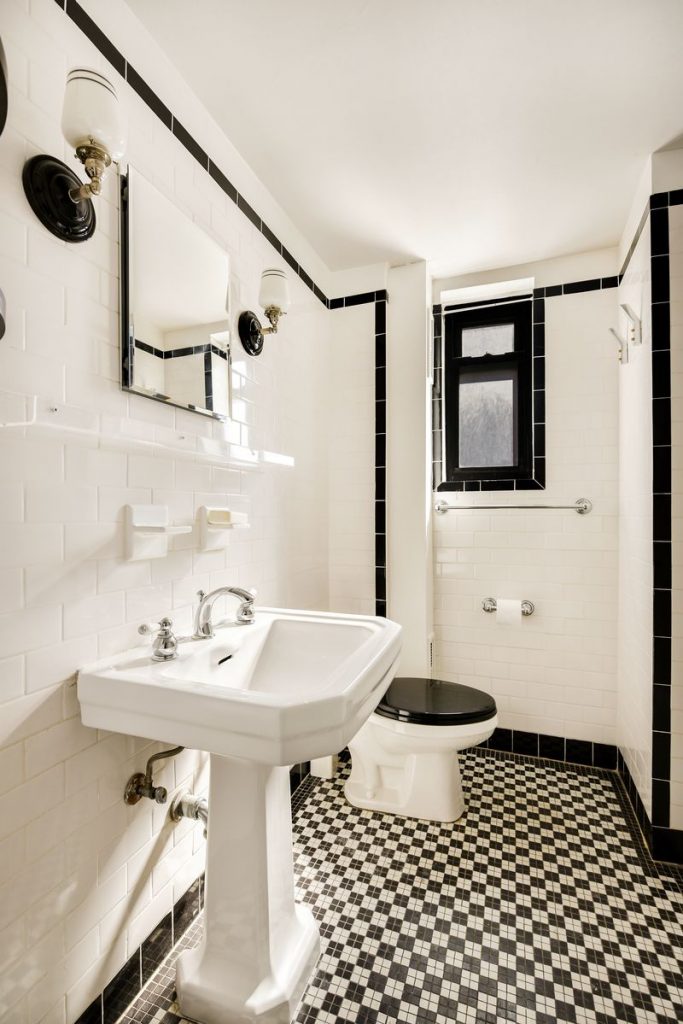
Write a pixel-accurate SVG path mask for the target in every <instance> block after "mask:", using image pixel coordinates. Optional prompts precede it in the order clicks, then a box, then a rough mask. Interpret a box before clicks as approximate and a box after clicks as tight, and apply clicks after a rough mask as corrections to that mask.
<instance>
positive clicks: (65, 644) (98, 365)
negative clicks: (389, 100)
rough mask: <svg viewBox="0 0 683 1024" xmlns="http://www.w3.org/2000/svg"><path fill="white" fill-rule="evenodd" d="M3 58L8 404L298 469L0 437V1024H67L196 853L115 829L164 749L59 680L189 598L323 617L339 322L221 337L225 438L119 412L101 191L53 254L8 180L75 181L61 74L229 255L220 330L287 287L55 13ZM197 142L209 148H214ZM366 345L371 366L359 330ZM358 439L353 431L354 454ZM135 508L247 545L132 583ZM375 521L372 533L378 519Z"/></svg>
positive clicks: (158, 817) (141, 821) (137, 814)
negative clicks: (33, 160)
mask: <svg viewBox="0 0 683 1024" xmlns="http://www.w3.org/2000/svg"><path fill="white" fill-rule="evenodd" d="M140 33H141V35H143V36H144V30H142V29H140ZM0 36H2V40H3V44H4V46H5V49H6V52H7V60H8V65H9V75H10V112H9V122H8V126H7V129H6V131H5V133H4V134H3V136H2V139H0V285H1V286H2V288H3V291H4V292H5V294H6V296H7V310H8V329H7V334H6V336H5V338H4V340H3V344H2V348H1V349H0V382H1V388H2V391H7V392H19V393H24V394H31V395H33V394H37V395H38V396H39V399H40V400H41V401H45V400H46V399H49V400H50V401H52V402H54V404H55V405H57V406H59V407H62V405H63V403H65V402H66V403H67V404H68V405H69V406H73V407H77V408H78V409H79V410H83V413H84V415H83V416H82V417H81V418H82V420H83V422H87V423H88V424H89V425H91V426H96V427H98V428H100V429H101V430H102V431H104V432H106V431H107V430H108V429H111V427H112V423H116V424H117V425H118V424H120V421H121V418H122V417H129V418H130V419H129V421H128V423H127V424H126V430H127V433H128V434H129V436H131V437H133V438H135V437H137V438H139V439H156V440H163V439H164V438H166V437H168V438H172V439H173V440H176V438H177V434H178V433H184V434H186V435H194V434H199V435H202V436H211V435H212V434H213V435H214V436H216V437H224V438H225V439H227V440H229V441H232V442H235V443H237V444H241V445H244V446H247V447H249V448H255V449H265V450H268V451H271V452H278V453H285V454H287V455H289V456H291V457H292V458H293V459H294V465H293V467H287V466H278V465H275V464H273V465H265V466H263V467H262V469H261V471H259V472H252V471H250V470H239V469H234V468H228V469H225V468H221V467H220V466H212V465H208V464H195V463H193V462H191V461H188V460H182V461H181V460H178V459H174V458H172V457H164V456H163V453H162V454H161V455H160V456H154V457H148V456H143V455H139V454H135V453H134V452H133V451H132V450H131V451H129V452H126V451H113V450H105V449H99V448H97V447H96V446H95V441H94V439H93V440H91V442H90V443H89V444H87V443H81V442H78V441H77V440H75V439H74V440H73V441H70V440H68V439H65V435H63V434H60V433H58V432H57V431H53V432H50V431H42V432H40V433H38V432H36V433H35V434H32V433H31V430H30V429H29V430H28V432H27V433H26V435H25V436H21V435H18V434H17V433H16V432H14V433H12V432H11V431H9V430H3V429H0V479H2V487H1V493H0V520H1V521H2V531H1V532H0V564H2V573H1V575H0V594H1V595H2V597H1V599H0V780H1V782H0V959H1V960H2V962H3V971H2V976H1V977H0V1021H2V1024H19V1022H21V1024H39V1022H41V1021H44V1022H47V1021H49V1022H51V1024H52V1022H56V1024H65V1022H71V1021H73V1020H75V1019H76V1018H77V1017H78V1015H79V1014H80V1013H81V1012H82V1011H83V1010H84V1009H85V1008H86V1007H87V1006H88V1004H89V1003H90V1002H91V1001H92V999H93V998H94V997H95V996H96V995H98V994H99V993H100V992H101V991H102V989H103V988H104V986H105V985H106V983H107V982H108V981H109V980H110V978H111V977H112V976H113V975H114V974H115V972H116V971H117V970H118V969H119V968H120V967H121V966H122V965H123V964H124V962H125V961H126V959H127V957H128V955H129V954H130V953H131V952H133V951H134V949H135V948H136V946H137V945H138V944H139V943H140V941H141V940H142V939H144V938H146V936H147V935H148V934H149V932H150V931H151V930H152V928H153V927H154V926H155V925H156V924H157V922H158V921H159V920H160V919H161V918H162V917H163V916H164V915H165V914H166V913H168V911H169V910H170V909H171V906H172V903H173V901H174V900H175V899H177V898H178V897H179V896H180V895H181V894H182V893H183V892H184V891H185V890H186V889H187V888H188V886H189V885H190V884H191V882H192V881H193V880H194V879H195V878H196V877H197V875H198V874H199V873H200V872H201V871H202V869H203V845H204V840H203V838H202V831H201V829H200V828H195V827H193V825H192V823H180V824H179V825H178V826H176V827H171V826H170V825H169V824H168V823H167V821H166V817H167V807H157V806H152V805H151V804H150V802H149V801H143V802H142V803H141V804H139V805H138V806H136V807H131V808H128V807H125V806H124V804H123V801H122V792H123V787H124V784H125V782H126V780H127V778H128V777H129V775H131V774H132V772H133V771H139V770H140V769H141V768H142V767H143V766H144V763H145V760H146V758H147V757H148V756H149V755H150V754H151V753H152V752H153V751H154V750H156V749H158V746H157V745H154V744H150V743H149V742H148V741H147V740H146V739H140V738H135V737H128V736H119V735H108V734H106V733H103V732H98V731H95V730H91V729H86V728H84V727H83V726H82V725H81V724H80V717H79V709H78V703H77V700H76V695H75V686H74V674H75V672H76V670H77V669H78V667H79V666H80V665H82V664H83V663H84V662H87V661H90V660H92V659H94V658H97V657H98V656H103V655H106V654H109V653H112V652H117V651H120V650H122V649H123V648H125V647H126V646H128V645H131V644H137V643H139V642H141V638H140V637H139V636H138V634H137V626H138V624H139V623H140V622H141V621H142V620H145V619H158V617H159V616H161V615H163V614H170V615H171V617H172V618H173V620H174V623H175V626H176V627H177V629H178V631H179V632H181V633H183V632H187V631H188V630H189V627H190V622H191V612H192V604H193V601H194V600H195V592H196V591H197V590H198V589H199V588H200V587H203V588H204V589H209V588H211V587H215V586H218V585H221V584H225V583H233V584H240V585H242V586H250V587H251V586H255V587H256V588H257V589H258V592H259V602H260V603H262V604H274V605H278V604H284V605H289V606H295V607H318V608H325V607H326V606H327V604H328V522H327V505H326V501H325V500H322V501H321V500H320V496H321V492H322V493H325V492H326V489H327V419H328V408H327V406H328V401H327V380H328V375H329V331H330V320H331V314H329V313H328V312H327V311H326V310H325V308H324V307H323V305H322V304H321V303H320V302H319V300H318V299H317V298H315V297H314V296H313V294H312V293H311V292H310V291H309V289H308V288H306V287H305V286H304V285H303V284H302V283H301V282H297V281H296V280H292V294H293V306H292V310H291V312H290V313H289V315H288V316H287V318H286V321H285V323H284V325H283V327H282V329H281V331H280V332H279V333H278V335H277V337H276V338H269V339H267V341H266V346H265V350H264V354H263V355H262V356H261V357H260V358H259V359H258V360H252V359H250V357H248V356H246V355H244V354H243V353H242V350H241V347H240V345H239V341H238V340H237V337H236V333H235V335H234V353H235V359H234V366H233V371H234V376H233V387H234V395H235V403H234V413H235V415H234V420H233V421H232V422H231V423H230V424H228V425H227V427H226V428H220V427H214V426H212V425H211V424H210V423H209V422H207V421H206V420H202V419H201V418H199V417H196V416H193V415H191V414H189V413H183V412H182V411H179V410H173V409H170V408H167V407H164V406H163V405H160V404H158V403H154V402H151V401H147V400H145V399H143V398H138V397H136V396H128V395H125V394H124V393H122V392H121V390H120V388H119V383H118V381H119V328H118V309H117V303H118V212H117V205H118V204H117V181H116V175H115V174H112V175H110V178H109V181H108V183H107V185H106V188H105V194H104V196H103V197H102V198H100V199H98V200H97V204H96V213H97V220H98V228H97V233H96V234H95V236H94V238H93V239H92V240H91V241H89V242H87V243H85V244H83V245H79V246H76V245H72V246H66V245H64V244H62V243H60V242H58V241H57V240H56V239H54V238H52V237H51V236H50V235H49V234H48V233H47V232H46V231H45V230H44V229H43V228H42V226H41V225H40V224H39V222H38V221H37V220H36V219H35V217H34V216H33V214H32V213H31V212H30V209H29V207H28V205H27V203H26V200H25V198H24V195H23V191H22V188H21V171H22V167H23V164H24V161H25V160H26V159H27V158H28V157H29V156H32V155H33V154H34V153H38V152H47V153H51V154H54V155H56V156H58V157H60V158H62V159H64V160H65V161H66V162H67V163H69V164H70V165H73V166H74V167H76V166H77V165H76V163H75V161H74V158H73V154H71V153H69V152H68V150H67V148H66V144H65V142H64V140H63V139H62V137H61V131H60V116H61V101H62V97H63V88H64V81H65V76H66V71H67V68H69V67H72V66H75V65H78V64H85V65H86V66H93V67H95V68H99V69H100V70H101V71H103V72H104V73H105V74H107V75H111V76H112V77H113V78H114V80H115V81H116V85H117V87H118V88H119V90H120V94H121V98H122V101H123V103H124V105H125V107H126V111H127V114H128V117H129V121H130V146H129V159H130V161H131V163H133V164H135V166H136V167H137V169H138V170H139V171H140V172H141V173H143V174H145V175H146V176H147V177H148V178H149V179H150V180H152V181H153V182H154V183H155V184H156V185H157V186H158V187H159V188H160V189H161V190H162V191H163V192H164V193H165V194H167V195H168V196H169V197H170V198H171V199H173V200H174V201H176V202H177V204H178V205H179V206H180V207H182V209H183V210H185V211H186V212H187V213H188V215H190V216H192V217H193V218H194V219H195V220H196V221H197V222H198V223H199V224H200V225H201V226H202V227H203V228H204V229H205V230H207V231H208V232H210V233H211V234H212V235H213V237H214V238H216V239H217V240H218V241H219V242H220V243H221V244H222V245H223V246H224V247H225V248H226V250H227V251H228V252H229V254H230V260H231V268H232V282H231V293H232V294H231V299H232V311H233V315H234V317H235V318H236V315H237V313H238V312H239V311H240V310H241V309H244V308H252V309H258V302H257V296H258V288H259V281H260V274H261V271H262V269H263V268H264V267H267V266H280V265H282V266H283V267H284V266H285V264H284V262H283V261H282V259H281V258H280V257H278V256H277V255H276V253H275V251H274V250H273V248H272V247H271V246H270V245H269V243H268V242H267V241H266V240H265V239H264V238H263V236H262V235H261V234H260V233H259V232H258V231H257V230H256V229H255V228H254V227H253V226H252V225H251V223H250V222H249V221H248V219H247V218H246V217H245V216H244V215H243V214H242V213H241V212H240V211H238V210H237V209H236V207H235V206H234V204H232V203H230V202H228V200H227V198H226V196H225V195H224V193H223V192H222V191H221V190H220V189H219V187H218V186H217V185H216V184H215V183H214V182H213V181H211V180H210V179H209V177H208V175H207V174H206V173H205V172H204V171H202V170H201V169H200V168H199V167H198V166H197V165H196V163H195V162H194V161H193V159H192V157H191V156H190V155H189V153H188V152H187V151H186V150H185V149H184V147H183V146H182V145H181V144H180V143H179V142H178V141H177V140H176V139H174V138H172V137H171V135H170V133H169V132H168V131H167V129H166V128H164V127H162V126H161V124H160V123H159V122H157V121H156V120H155V118H154V116H153V115H152V114H151V113H150V112H149V110H148V109H147V108H146V107H145V106H144V105H143V103H142V102H141V101H140V99H139V98H138V97H137V96H136V94H135V93H134V92H133V91H132V90H131V89H130V88H129V87H128V86H127V85H125V84H124V83H123V82H122V80H121V79H120V78H119V77H118V76H117V75H116V73H115V72H113V71H112V70H111V69H110V68H109V67H108V66H107V65H106V62H105V61H104V60H103V58H102V57H101V56H100V54H99V53H98V52H97V51H96V50H95V49H94V47H93V46H92V45H91V44H90V43H89V42H88V41H87V40H86V38H85V37H84V36H83V35H82V34H81V33H80V31H79V30H78V29H77V28H76V27H75V26H74V25H73V23H72V22H71V21H70V20H69V19H68V18H67V17H65V15H64V13H63V12H62V11H61V10H60V8H59V7H58V5H57V4H55V3H54V0H31V3H30V4H29V3H28V0H3V3H2V7H1V10H0ZM135 45H136V46H138V47H139V46H140V39H139V38H138V39H136V40H135ZM147 49H148V53H149V57H148V60H149V67H150V69H151V74H152V76H154V75H156V77H157V79H163V82H164V95H163V98H164V100H165V101H166V102H167V103H169V105H171V106H173V105H174V104H175V103H176V102H178V103H180V104H181V110H183V106H184V108H185V109H187V108H188V106H189V108H191V107H192V102H193V101H192V99H191V97H190V98H188V96H189V93H188V91H187V89H186V87H185V86H184V85H183V84H182V82H181V81H180V79H173V78H172V77H170V76H169V75H168V74H167V73H165V65H163V64H162V63H159V59H158V56H157V54H158V51H156V49H155V46H154V44H153V43H152V42H151V41H150V40H148V46H147ZM155 61H156V63H155ZM160 69H161V70H160ZM140 70H141V71H142V73H143V74H144V73H146V72H147V70H148V69H147V68H146V67H142V68H141V69H140ZM208 124H209V121H208V118H207V119H206V120H205V123H204V124H203V131H204V132H205V133H206V132H208V130H209V129H208V127H207V126H208ZM189 126H190V127H192V124H191V122H190V125H189ZM202 142H203V143H204V144H206V145H209V144H215V146H216V150H217V151H218V152H222V148H224V147H225V140H224V139H223V138H222V137H220V136H219V133H218V132H217V130H216V132H215V138H213V139H212V138H211V137H208V136H207V135H206V134H205V135H204V136H202ZM290 278H294V275H293V274H290ZM371 313H372V308H371V309H370V310H369V311H368V312H367V315H368V316H370V315H371ZM367 334H368V344H369V345H370V349H369V351H370V358H371V357H372V350H371V345H372V327H371V326H370V327H369V328H368V332H367ZM370 369H371V367H370ZM370 379H372V375H371V374H370ZM111 418H113V419H111ZM56 419H57V417H56ZM372 437H373V426H372V423H371V422H368V424H367V438H368V441H367V443H368V445H370V446H371V445H372ZM176 443H177V441H176ZM129 502H140V503H147V502H153V503H155V504H165V505H168V506H169V509H170V514H171V519H172V521H173V522H179V521H180V522H185V523H190V522H193V520H194V515H195V510H196V508H197V507H199V506H200V505H202V504H211V505H229V506H230V507H231V508H235V509H239V510H243V511H246V512H248V514H249V517H250V522H251V528H250V529H249V530H240V531H235V532H234V533H233V534H231V535H230V536H229V538H228V546H227V548H226V549H225V550H220V551H211V552H200V551H199V550H198V540H197V535H196V530H195V531H194V532H193V533H192V534H191V535H189V536H187V537H181V538H178V539H176V540H174V541H173V542H172V550H171V553H170V554H169V556H168V558H166V559H163V560H159V561H154V562H139V563H130V564H129V563H126V562H124V561H122V553H123V537H122V523H121V518H122V508H123V506H124V505H125V504H126V503H129ZM368 516H369V519H370V522H371V519H372V515H371V508H370V509H369V510H368ZM359 610H361V609H359ZM362 610H365V608H363V609H362ZM368 610H369V609H368ZM222 611H223V610H222ZM224 611H225V612H226V613H227V606H226V607H225V609H224ZM145 642H146V643H148V641H145ZM158 782H159V783H160V784H163V785H165V786H167V787H168V789H169V791H172V790H173V789H174V788H176V787H178V786H181V785H182V786H187V787H191V788H194V789H196V790H199V791H201V790H202V789H203V788H204V787H205V785H206V778H205V757H204V755H201V754H198V753H196V752H191V751H188V752H186V753H184V754H183V755H182V756H181V757H178V758H177V759H176V761H175V762H173V763H169V764H167V765H166V766H165V767H163V768H162V769H161V770H160V771H159V772H158Z"/></svg>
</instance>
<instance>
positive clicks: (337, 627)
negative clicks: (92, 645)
mask: <svg viewBox="0 0 683 1024" xmlns="http://www.w3.org/2000/svg"><path fill="white" fill-rule="evenodd" d="M399 649H400V627H399V626H397V625H396V624H395V623H393V622H390V621H389V620H388V619H376V618H370V617H364V616H358V615H334V614H328V613H311V612H298V611H284V610H280V609H268V608H266V609H259V612H258V615H257V616H256V621H255V622H254V623H253V624H251V625H247V626H243V625H240V626H226V627H224V628H219V629H217V630H216V636H215V637H214V638H213V639H210V640H199V641H189V642H187V643H184V644H181V645H180V647H179V657H178V658H177V659H175V660H174V661H170V662H167V663H163V662H155V661H153V660H152V658H151V657H150V656H149V654H147V653H146V652H144V651H141V649H140V648H136V649H135V650H132V651H128V652H127V653H125V654H121V655H117V656H113V657H110V658H106V659H104V660H102V661H100V662H98V663H97V664H95V665H90V666H88V667H86V668H84V669H82V670H81V672H80V674H79V679H78V698H79V700H80V703H81V716H82V719H83V723H84V724H85V725H90V726H94V727H96V728H100V729H109V730H113V731H114V732H123V733H127V734H130V735H134V736H149V737H150V738H151V739H155V740H165V741H167V742H168V743H172V744H174V745H181V746H185V747H193V748H195V749H197V750H208V751H210V752H211V753H213V754H222V755H224V756H230V757H240V758H246V759H247V760H249V761H258V762H259V763H261V764H271V765H288V764H294V763H296V762H298V761H308V760H310V759H311V758H314V757H322V756H324V755H326V754H332V753H336V752H337V751H338V750H342V749H343V747H344V746H345V745H346V744H347V743H348V741H349V740H350V739H351V737H352V736H354V735H355V734H356V732H358V729H359V728H360V727H361V725H362V724H363V722H364V721H365V720H366V718H367V717H368V715H369V714H370V712H371V711H372V710H373V709H374V708H375V707H376V706H377V704H378V703H379V701H380V699H381V697H382V696H383V695H384V692H385V690H386V689H387V687H388V685H389V683H390V682H391V679H392V678H393V674H394V672H393V671H392V670H393V669H394V665H395V662H396V659H397V658H398V652H399Z"/></svg>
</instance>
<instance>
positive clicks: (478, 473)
mask: <svg viewBox="0 0 683 1024" xmlns="http://www.w3.org/2000/svg"><path fill="white" fill-rule="evenodd" d="M506 323H514V351H512V352H505V353H501V354H499V355H489V354H486V355H482V356H463V355H462V332H463V330H467V329H468V328H470V327H486V326H489V325H491V326H493V325H498V324H506ZM504 370H508V371H509V372H510V373H512V374H516V379H517V384H516V388H515V405H514V410H513V422H514V425H515V427H516V439H515V440H516V461H515V462H514V463H513V464H512V465H508V466H502V465H500V466H468V467H461V466H460V464H459V462H460V457H459V456H460V409H459V400H460V384H461V378H462V376H463V374H466V375H470V374H471V373H472V371H479V372H481V373H482V374H483V375H485V374H487V373H489V374H491V373H496V374H497V375H499V374H500V371H504ZM444 385H445V387H444V392H445V393H444V399H443V402H444V414H445V426H444V430H443V443H444V470H445V475H444V479H443V481H442V482H443V483H455V482H457V481H466V480H496V479H506V480H512V479H530V478H531V477H532V476H533V442H532V429H533V409H532V403H533V392H532V387H533V385H532V367H531V303H529V302H526V301H524V302H518V303H506V304H504V305H500V306H491V305H489V306H484V307H481V308H469V309H467V310H463V311H462V313H460V312H459V313H452V314H451V315H450V316H449V317H448V318H447V320H446V323H445V330H444Z"/></svg>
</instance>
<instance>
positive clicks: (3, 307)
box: [0, 288, 7, 338]
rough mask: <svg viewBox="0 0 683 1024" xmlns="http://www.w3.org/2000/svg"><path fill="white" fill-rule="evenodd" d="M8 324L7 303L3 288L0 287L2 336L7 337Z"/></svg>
mask: <svg viewBox="0 0 683 1024" xmlns="http://www.w3.org/2000/svg"><path fill="white" fill-rule="evenodd" d="M6 326H7V307H6V305H5V296H4V294H3V291H2V288H0V338H4V337H5V328H6Z"/></svg>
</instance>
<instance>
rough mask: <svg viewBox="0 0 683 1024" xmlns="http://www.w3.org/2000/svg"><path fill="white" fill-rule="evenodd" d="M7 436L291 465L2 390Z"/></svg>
mask: <svg viewBox="0 0 683 1024" xmlns="http://www.w3.org/2000/svg"><path fill="white" fill-rule="evenodd" d="M211 427H212V429H213V430H214V431H215V432H219V431H221V430H224V429H225V427H224V425H223V424H219V423H216V424H211ZM8 436H19V437H21V436H24V437H36V438H40V439H41V440H46V441H51V442H53V443H56V444H65V443H70V444H84V445H87V446H88V447H90V448H103V449H108V450H111V449H114V450H116V451H124V452H129V453H131V454H136V455H152V456H158V457H160V458H169V459H182V460H186V461H189V462H194V463H201V464H203V465H209V466H220V467H223V468H233V469H240V470H249V471H251V472H262V471H263V467H264V465H272V466H282V467H292V466H294V459H293V458H292V457H291V456H289V455H284V454H281V453H278V452H268V451H258V450H256V449H254V448H247V447H245V446H243V445H239V444H234V443H232V442H230V441H226V440H224V439H223V438H221V437H220V436H218V437H216V436H211V437H209V436H204V435H199V434H191V433H184V432H183V431H180V430H172V429H169V428H167V427H155V426H152V425H150V424H149V423H146V422H144V421H142V420H134V419H131V418H130V417H127V416H120V417H116V416H108V415H106V414H99V413H92V412H88V411H86V410H84V409H78V408H76V407H74V406H68V405H66V404H63V403H61V402H52V401H50V400H48V399H45V398H41V397H39V396H37V395H27V394H19V393H14V392H9V391H0V440H1V439H2V438H3V437H8Z"/></svg>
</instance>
